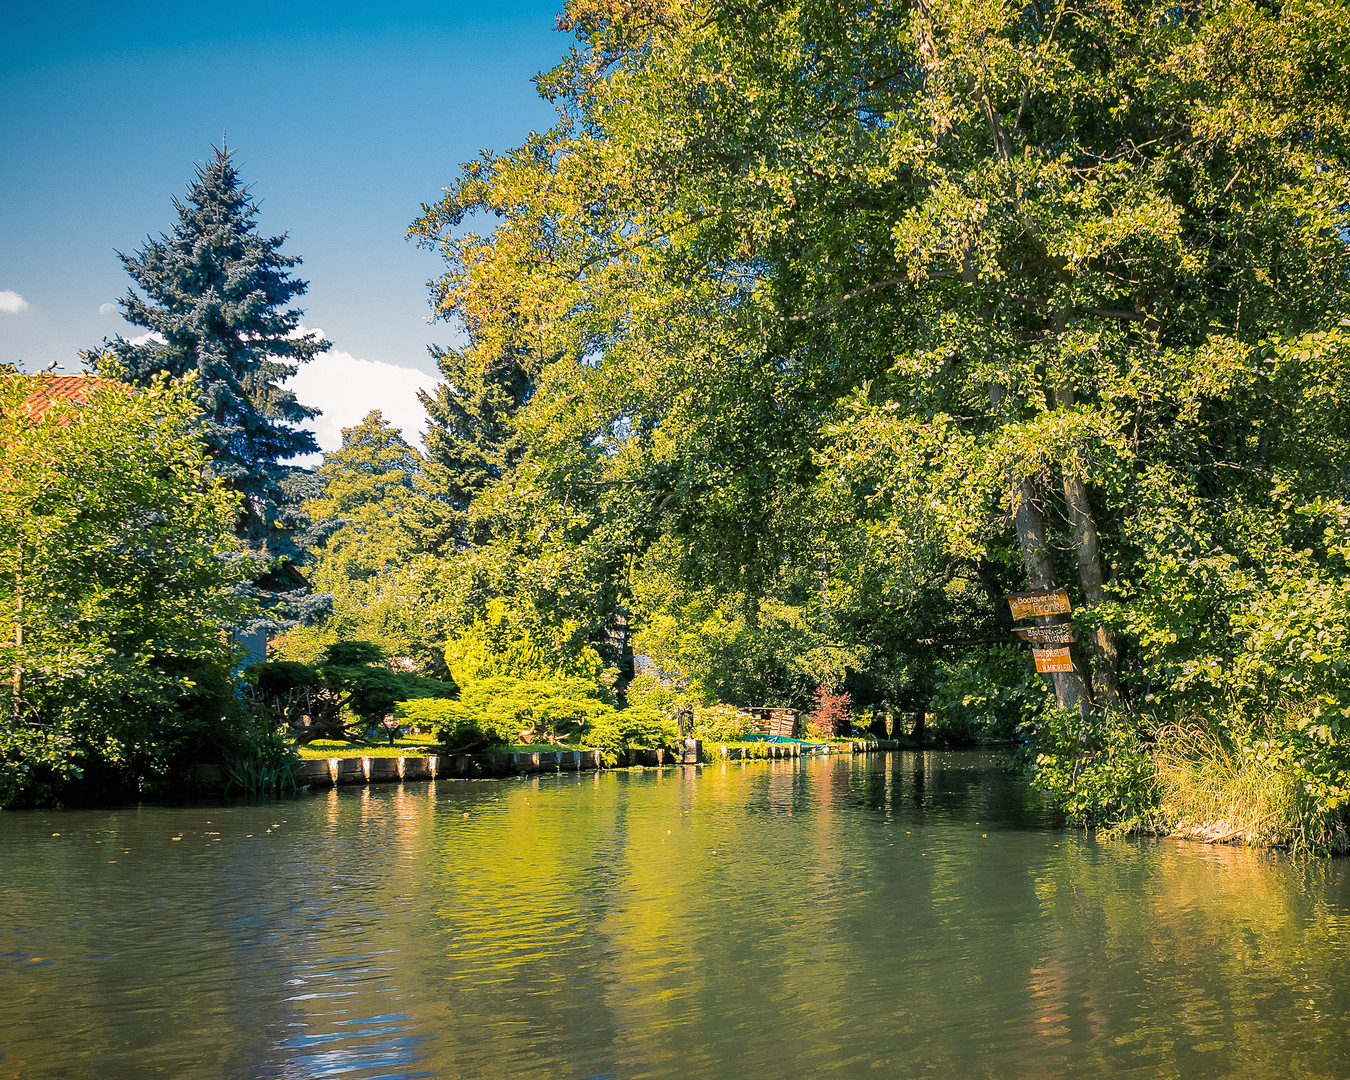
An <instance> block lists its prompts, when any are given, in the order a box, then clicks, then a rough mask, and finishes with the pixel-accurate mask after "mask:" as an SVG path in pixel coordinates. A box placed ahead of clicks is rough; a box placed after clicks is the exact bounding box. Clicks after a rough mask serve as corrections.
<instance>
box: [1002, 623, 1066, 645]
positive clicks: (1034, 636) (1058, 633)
mask: <svg viewBox="0 0 1350 1080" xmlns="http://www.w3.org/2000/svg"><path fill="white" fill-rule="evenodd" d="M1013 633H1014V634H1016V635H1017V636H1018V637H1020V638H1021V639H1022V640H1023V641H1030V642H1031V643H1032V644H1033V645H1072V644H1073V642H1074V636H1073V631H1072V630H1071V629H1069V627H1068V626H1019V627H1017V629H1015V630H1014V631H1013Z"/></svg>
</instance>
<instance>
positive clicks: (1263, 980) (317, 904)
mask: <svg viewBox="0 0 1350 1080" xmlns="http://www.w3.org/2000/svg"><path fill="white" fill-rule="evenodd" d="M0 859H2V860H3V862H2V863H0V866H2V867H3V869H2V870H0V874H2V875H3V876H2V877H0V880H2V881H3V892H2V893H0V897H2V899H3V910H2V911H0V1002H3V1005H0V1020H2V1021H3V1023H2V1024H0V1076H12V1077H22V1078H24V1080H43V1078H56V1077H60V1078H63V1080H65V1078H83V1077H89V1078H98V1080H110V1078H120V1077H128V1078H131V1077H135V1078H141V1077H148V1076H154V1075H162V1076H167V1077H174V1078H178V1080H185V1078H198V1077H201V1078H208V1077H222V1078H236V1077H237V1078H290V1080H298V1078H311V1077H313V1078H318V1077H342V1078H350V1080H367V1078H375V1077H386V1078H403V1077H438V1078H456V1080H461V1078H462V1080H477V1078H493V1080H498V1078H517V1077H518V1078H525V1077H530V1078H535V1077H540V1078H543V1077H547V1078H564V1080H567V1078H575V1080H590V1078H599V1077H613V1078H616V1080H632V1078H639V1077H663V1078H664V1077H670V1078H680V1080H701V1078H709V1080H720V1078H735V1077H753V1078H775V1077H819V1076H826V1075H828V1076H833V1077H942V1078H948V1077H950V1078H953V1080H967V1078H978V1077H990V1078H1000V1080H1002V1078H1009V1077H1037V1078H1039V1077H1085V1078H1086V1077H1093V1078H1099V1077H1141V1078H1142V1077H1148V1078H1157V1077H1178V1078H1186V1080H1195V1078H1202V1077H1244V1078H1259V1077H1280V1078H1286V1077H1295V1076H1298V1077H1341V1078H1344V1077H1350V1040H1347V1038H1346V1027H1347V1020H1348V1019H1350V962H1347V961H1350V862H1346V861H1325V860H1321V861H1319V860H1299V859H1293V858H1290V857H1288V856H1285V855H1281V854H1278V853H1271V852H1260V851H1252V850H1245V849H1231V848H1211V847H1204V846H1201V845H1197V844H1192V843H1184V842H1178V841H1167V840H1112V841H1106V840H1099V839H1097V838H1094V837H1093V836H1092V835H1089V834H1084V833H1080V832H1074V831H1065V830H1062V829H1059V828H1056V827H1055V826H1054V823H1053V822H1052V821H1050V820H1049V818H1048V817H1047V815H1046V813H1045V811H1044V809H1043V808H1042V807H1041V805H1040V804H1039V803H1038V801H1037V800H1036V798H1035V796H1034V795H1033V794H1032V793H1031V792H1029V791H1028V790H1027V789H1026V787H1025V786H1024V785H1023V784H1022V783H1021V782H1020V781H1019V780H1017V779H1016V778H1015V777H1014V776H1011V775H1010V774H1009V773H1008V772H1007V770H1006V769H1005V767H1004V762H1003V759H1002V758H1000V757H998V756H997V755H993V754H985V753H978V752H965V753H962V752H951V753H936V752H933V753H922V754H919V753H895V754H875V755H868V756H859V757H853V758H849V757H834V758H824V759H814V760H813V759H803V760H801V761H799V762H797V761H781V762H749V763H739V762H736V763H727V764H718V765H709V766H705V767H703V768H701V769H697V770H695V769H693V768H687V769H666V770H646V771H625V772H607V773H598V774H597V773H582V774H576V773H571V774H568V773H564V774H558V775H549V776H534V777H530V778H529V779H514V780H482V781H467V780H447V781H440V782H438V783H435V784H426V783H417V784H412V783H410V784H407V785H401V786H400V785H389V786H372V787H368V788H359V789H358V788H344V789H339V790H334V791H327V792H323V793H321V794H313V795H302V796H300V797H298V798H294V799H284V800H273V801H269V802H263V803H242V802H241V803H233V804H223V803H221V804H212V805H200V804H199V805H193V806H187V807H173V806H142V807H137V808H127V809H112V810H102V811H65V812H24V813H5V814H0Z"/></svg>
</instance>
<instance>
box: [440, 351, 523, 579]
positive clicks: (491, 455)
mask: <svg viewBox="0 0 1350 1080" xmlns="http://www.w3.org/2000/svg"><path fill="white" fill-rule="evenodd" d="M431 354H432V356H433V357H434V358H435V360H436V366H437V367H438V368H440V371H441V375H442V376H444V380H445V381H444V382H441V383H439V384H437V386H436V387H435V389H434V390H433V392H431V393H427V392H426V391H421V392H420V393H419V395H418V397H419V398H420V399H421V402H422V405H423V407H424V408H425V409H426V410H427V417H428V422H427V432H426V437H425V442H426V447H427V457H426V465H425V467H424V469H423V473H422V477H421V483H420V486H421V490H422V493H423V495H424V498H423V499H422V501H421V503H420V505H419V508H418V514H419V517H420V519H421V520H420V522H419V525H420V531H421V538H422V539H421V544H422V547H423V548H424V549H425V550H427V551H431V552H434V553H436V554H447V553H449V552H452V551H455V550H460V549H463V548H465V547H468V546H470V545H472V544H475V543H481V542H482V540H483V539H485V537H484V536H482V535H480V533H481V532H482V530H481V529H475V528H474V527H473V525H472V524H471V523H470V520H469V514H468V510H469V506H470V504H471V503H472V502H473V500H474V499H475V498H476V497H477V496H478V495H479V494H480V493H482V492H483V490H484V489H486V488H487V486H488V485H489V484H491V483H492V482H493V481H494V480H497V479H500V478H501V477H502V476H504V475H507V474H508V473H510V471H511V470H512V469H513V468H514V467H515V465H516V463H517V462H518V461H519V460H520V456H521V453H522V451H523V444H522V442H521V440H520V438H519V436H518V435H517V434H516V432H515V430H514V427H513V423H512V421H513V419H514V417H515V414H516V413H517V412H518V411H519V410H520V408H521V406H522V405H524V404H525V402H527V401H528V400H529V398H530V395H531V393H532V392H533V390H534V381H533V379H532V378H531V377H530V374H529V372H528V371H527V370H526V367H525V365H524V364H523V363H522V362H521V361H520V359H518V358H517V357H516V356H514V355H512V354H511V353H509V352H507V353H505V354H503V355H501V356H499V357H497V358H493V359H490V360H488V361H487V362H485V363H484V362H482V361H481V360H480V359H478V358H477V357H475V356H472V355H470V354H469V353H465V352H460V351H458V350H455V349H441V348H437V347H433V348H432V350H431Z"/></svg>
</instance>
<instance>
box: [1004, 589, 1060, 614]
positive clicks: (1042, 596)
mask: <svg viewBox="0 0 1350 1080" xmlns="http://www.w3.org/2000/svg"><path fill="white" fill-rule="evenodd" d="M1007 600H1008V606H1009V607H1011V608H1012V617H1013V618H1014V619H1018V620H1020V619H1036V618H1039V617H1040V616H1042V615H1067V614H1068V613H1069V594H1068V593H1067V592H1065V591H1064V590H1063V589H1037V590H1036V591H1035V592H1024V593H1013V594H1012V595H1011V596H1009V597H1008V598H1007Z"/></svg>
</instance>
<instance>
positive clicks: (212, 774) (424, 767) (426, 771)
mask: <svg viewBox="0 0 1350 1080" xmlns="http://www.w3.org/2000/svg"><path fill="white" fill-rule="evenodd" d="M897 748H898V744H897V743H895V742H886V741H882V742H849V743H833V744H830V745H829V746H828V747H827V748H826V749H825V751H824V752H825V753H853V754H860V753H866V752H868V751H871V750H894V749H897ZM801 750H802V748H801V746H800V745H799V744H797V743H763V744H760V745H759V746H756V747H741V746H719V747H718V748H717V757H718V758H719V759H721V760H724V761H748V760H752V759H773V760H781V759H787V758H796V757H800V756H801ZM613 753H614V754H615V755H616V760H615V762H614V764H613V765H612V766H610V767H611V768H631V767H633V766H643V767H647V768H659V767H661V766H665V765H675V764H678V763H679V761H678V758H677V757H676V756H675V755H673V754H671V753H670V752H668V751H666V750H664V749H662V748H660V747H657V748H655V749H649V748H646V747H633V748H631V749H629V750H619V751H614V752H613ZM697 757H698V760H699V761H700V762H702V761H704V760H705V758H704V755H703V744H702V743H701V742H700V743H699V744H698V748H697ZM605 767H606V765H605V762H604V760H603V757H602V752H601V751H599V750H518V751H512V752H509V753H495V754H483V755H481V756H478V757H470V756H469V755H468V754H426V755H418V756H408V757H373V756H362V757H330V758H307V759H306V760H304V761H302V762H301V763H300V765H299V766H298V768H297V769H296V773H295V781H296V783H297V784H298V785H300V786H301V787H315V788H323V787H335V786H343V785H348V784H380V783H394V782H398V781H401V780H436V779H438V778H441V777H468V776H474V775H478V776H483V775H487V776H522V775H525V774H527V773H541V772H584V771H590V770H594V769H603V768H605ZM193 779H194V780H195V781H196V783H197V785H198V786H199V787H200V788H202V789H203V790H205V791H208V792H212V791H214V792H219V791H223V790H225V773H224V770H222V769H221V768H220V766H218V765H198V766H197V767H196V768H195V769H194V770H193Z"/></svg>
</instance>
